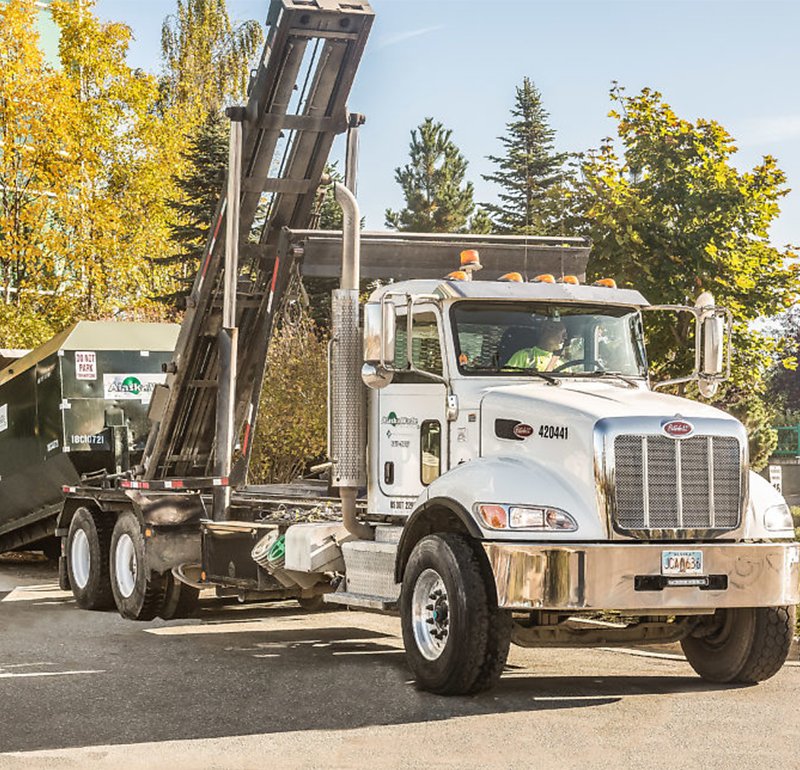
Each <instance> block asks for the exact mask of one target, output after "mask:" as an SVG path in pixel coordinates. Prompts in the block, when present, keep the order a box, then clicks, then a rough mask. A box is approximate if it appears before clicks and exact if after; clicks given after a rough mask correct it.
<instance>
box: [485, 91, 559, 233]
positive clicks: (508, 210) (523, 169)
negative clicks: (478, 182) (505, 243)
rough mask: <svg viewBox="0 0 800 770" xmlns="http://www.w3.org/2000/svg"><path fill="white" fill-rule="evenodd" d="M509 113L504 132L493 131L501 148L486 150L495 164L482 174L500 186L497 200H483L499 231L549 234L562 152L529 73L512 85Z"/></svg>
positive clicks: (553, 229)
mask: <svg viewBox="0 0 800 770" xmlns="http://www.w3.org/2000/svg"><path fill="white" fill-rule="evenodd" d="M511 116H512V120H511V122H509V123H507V124H506V135H505V136H501V137H499V139H500V142H501V143H502V145H503V147H504V148H505V154H504V155H503V156H502V157H497V156H494V155H490V156H488V160H490V161H491V162H492V163H494V164H495V165H496V166H497V169H498V170H497V171H496V172H495V173H494V174H484V175H483V178H484V179H485V180H486V181H487V182H495V183H496V184H498V185H499V186H500V188H501V190H502V192H501V193H500V194H499V196H498V197H499V198H500V203H499V204H487V205H486V209H487V211H488V213H489V215H490V216H491V217H492V219H493V220H494V222H495V227H496V229H497V230H498V231H499V232H501V233H526V234H528V235H552V234H554V233H555V232H556V231H557V230H558V229H559V228H558V224H559V221H560V220H561V215H560V205H559V201H558V199H557V197H556V195H555V193H556V192H557V190H558V188H559V187H560V185H561V183H562V182H563V181H564V179H565V173H564V163H565V162H566V160H567V157H568V154H567V153H557V152H555V150H554V147H553V143H554V139H555V131H554V130H553V129H552V128H550V126H549V125H548V122H547V121H548V118H549V115H548V113H547V112H546V110H545V109H544V107H543V106H542V97H541V94H540V93H539V91H538V90H537V88H536V86H535V85H534V84H533V82H532V81H531V80H530V79H529V78H525V79H524V80H523V81H522V85H521V86H519V87H517V89H516V99H515V102H514V108H513V109H512V110H511Z"/></svg>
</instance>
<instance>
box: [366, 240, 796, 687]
mask: <svg viewBox="0 0 800 770" xmlns="http://www.w3.org/2000/svg"><path fill="white" fill-rule="evenodd" d="M463 259H464V257H463V255H462V260H463ZM466 260H467V262H468V267H469V266H470V264H469V263H471V265H472V266H473V267H475V266H479V261H478V260H479V258H478V256H477V255H474V254H467V256H466ZM649 307H650V306H649V304H648V302H647V300H646V299H645V298H644V297H643V296H642V295H641V294H640V293H639V292H637V291H635V290H631V289H620V288H617V287H616V285H615V284H614V283H613V281H601V282H599V283H598V284H596V285H581V284H580V283H579V282H578V281H577V280H576V279H575V278H571V277H567V278H566V280H565V279H556V278H554V277H553V276H550V275H545V276H539V277H538V278H536V279H534V280H533V281H524V280H522V278H521V276H519V275H518V274H511V275H510V276H505V277H504V278H503V279H501V280H493V281H481V280H477V277H476V276H475V270H474V269H473V270H470V269H468V270H464V271H457V272H456V273H453V274H451V275H450V276H448V277H447V278H446V279H443V280H440V281H430V280H425V281H415V280H411V281H405V282H401V283H395V284H389V285H388V286H384V287H382V288H379V289H378V290H377V291H375V292H374V293H373V294H372V295H371V297H370V298H369V301H368V303H367V304H366V307H365V311H364V335H365V337H364V355H365V364H364V368H363V371H362V377H363V379H364V382H365V383H366V384H367V385H368V391H369V392H368V415H369V417H368V420H367V423H368V426H369V437H368V452H367V456H368V474H367V476H368V502H367V509H368V510H369V511H371V512H374V513H377V514H386V515H387V516H391V517H397V516H398V515H399V516H403V517H406V519H405V521H404V522H403V528H402V535H401V536H400V538H399V544H398V545H397V551H396V562H395V578H396V580H397V581H398V589H399V603H400V611H401V616H402V620H403V633H404V640H405V645H406V649H407V652H408V656H409V661H410V664H411V667H412V669H413V670H414V672H415V674H416V676H417V678H418V680H419V681H421V682H422V683H423V685H424V686H426V687H427V688H428V689H433V690H435V691H439V692H468V691H474V690H477V689H482V688H484V687H485V686H487V685H488V683H490V682H491V681H493V680H494V679H495V678H496V677H497V676H499V673H500V670H501V669H502V665H503V662H504V661H505V658H506V654H507V651H508V646H509V641H510V640H511V641H514V642H515V643H517V644H520V645H523V646H540V645H545V646H553V645H556V646H570V645H609V644H630V643H635V642H671V641H680V642H681V644H682V646H683V649H684V651H685V654H686V656H687V658H688V660H689V662H690V663H691V665H692V666H693V667H694V668H695V670H696V671H697V672H698V673H699V674H701V676H703V677H705V678H707V679H709V680H712V681H718V682H752V681H758V680H761V679H765V678H767V677H769V676H772V675H773V674H774V673H775V672H776V671H777V670H778V669H779V668H780V666H781V665H782V664H783V661H784V660H785V658H786V656H787V654H788V650H789V644H790V642H791V638H792V633H793V630H794V605H795V604H796V603H797V602H798V600H800V594H799V593H798V576H799V575H800V571H799V570H800V566H799V565H798V562H799V561H800V550H798V549H799V548H800V546H798V545H797V544H796V543H793V542H792V540H793V529H792V521H791V516H790V513H789V510H788V507H787V506H786V503H785V501H784V500H783V498H782V497H781V496H780V495H779V494H778V492H777V491H775V490H774V489H773V488H772V487H771V486H770V485H769V484H768V483H767V482H766V481H765V480H764V479H763V478H762V477H760V476H758V475H756V474H755V473H753V472H752V471H751V470H750V467H749V462H748V444H747V434H746V431H745V429H744V427H743V425H742V424H741V423H740V422H739V421H738V420H736V419H734V418H733V417H732V416H730V415H729V414H727V413H725V412H723V411H721V410H719V409H717V408H714V407H712V406H710V405H707V404H705V403H701V402H699V401H694V400H689V399H686V398H679V397H676V396H672V395H666V394H663V393H659V392H657V390H656V387H657V385H654V384H653V383H651V381H650V379H649V376H648V366H647V356H646V350H645V339H644V333H643V322H642V314H643V313H644V312H647V311H648V309H649ZM669 309H672V310H678V311H680V312H689V313H692V314H693V315H694V318H695V320H696V322H697V334H696V345H697V347H696V364H697V366H696V369H695V371H694V372H693V374H692V375H691V376H690V377H689V378H687V379H696V380H699V382H700V386H701V391H703V392H705V393H709V394H710V393H713V391H714V390H715V388H716V386H717V384H718V383H719V382H720V381H721V380H722V379H723V378H724V376H725V372H724V370H725V368H726V367H725V361H724V359H725V357H726V350H725V347H726V336H728V337H729V331H730V330H729V328H728V329H726V326H727V325H728V321H729V316H728V315H727V314H726V312H725V311H724V310H722V309H720V308H717V307H714V305H713V299H712V298H711V297H710V296H709V295H707V294H704V295H702V296H701V298H700V299H699V303H698V305H697V306H696V307H686V308H669ZM726 331H727V332H728V334H727V335H726ZM728 354H729V351H728ZM379 545H380V544H378V543H376V544H375V547H378V546H379Z"/></svg>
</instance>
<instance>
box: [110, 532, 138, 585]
mask: <svg viewBox="0 0 800 770" xmlns="http://www.w3.org/2000/svg"><path fill="white" fill-rule="evenodd" d="M137 572H138V563H137V560H136V549H135V548H134V547H133V540H132V539H131V536H130V535H129V534H128V533H127V532H125V533H123V534H122V535H120V538H119V540H117V547H116V548H115V550H114V574H115V575H116V582H117V588H118V589H119V592H120V594H121V595H122V596H123V598H125V599H127V598H129V597H130V595H131V594H132V593H133V589H134V588H135V587H136V574H137Z"/></svg>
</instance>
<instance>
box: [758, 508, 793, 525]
mask: <svg viewBox="0 0 800 770" xmlns="http://www.w3.org/2000/svg"><path fill="white" fill-rule="evenodd" d="M764 526H765V527H766V528H767V529H769V530H772V531H773V532H775V531H777V530H782V529H788V530H792V529H794V524H793V522H792V512H791V511H790V510H789V506H788V505H786V503H781V504H780V505H772V506H770V507H769V508H767V510H766V511H765V513H764Z"/></svg>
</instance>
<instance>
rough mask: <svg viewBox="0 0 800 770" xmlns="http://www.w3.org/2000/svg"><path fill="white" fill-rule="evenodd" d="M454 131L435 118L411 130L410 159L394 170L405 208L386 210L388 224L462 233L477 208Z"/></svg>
mask: <svg viewBox="0 0 800 770" xmlns="http://www.w3.org/2000/svg"><path fill="white" fill-rule="evenodd" d="M451 136H452V131H450V130H448V129H446V128H445V127H444V126H443V125H442V124H441V123H438V122H436V121H434V119H433V118H425V120H424V121H423V123H422V124H421V125H420V126H419V127H418V128H417V129H414V130H413V131H412V132H411V144H410V146H409V156H410V161H409V163H408V164H406V165H405V166H403V167H402V168H397V169H395V179H396V180H397V182H398V184H400V186H401V187H402V188H403V195H404V196H405V199H406V205H405V208H403V209H401V210H400V211H392V210H391V209H387V210H386V225H387V227H393V228H395V229H397V230H408V231H414V232H421V233H448V232H463V231H465V230H466V229H468V221H469V217H470V215H471V214H472V212H473V211H474V209H475V203H474V201H473V197H472V196H473V188H472V183H471V182H466V183H465V182H464V175H465V174H466V171H467V161H466V160H465V159H464V156H463V155H462V154H461V151H460V150H459V149H458V147H457V146H456V145H455V144H454V143H453V140H452V138H451Z"/></svg>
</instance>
